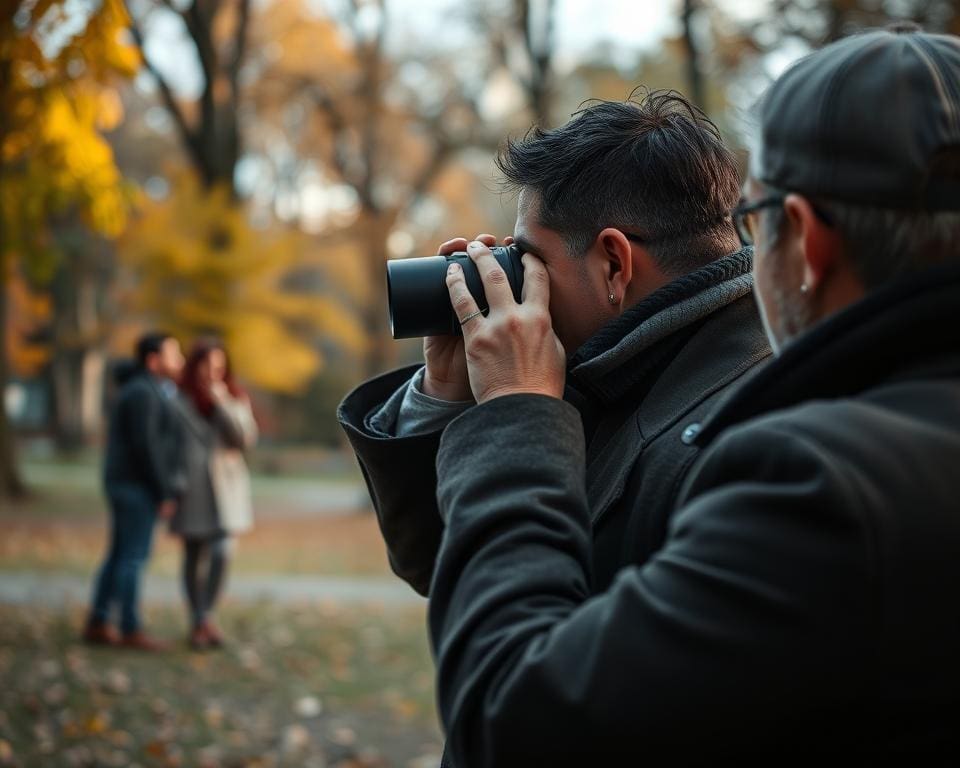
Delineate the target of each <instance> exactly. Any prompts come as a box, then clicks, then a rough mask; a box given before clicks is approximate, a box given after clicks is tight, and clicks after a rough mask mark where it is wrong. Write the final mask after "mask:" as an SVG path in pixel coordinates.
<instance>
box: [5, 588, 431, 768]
mask: <svg viewBox="0 0 960 768" xmlns="http://www.w3.org/2000/svg"><path fill="white" fill-rule="evenodd" d="M82 618H83V617H82V615H81V613H80V612H79V611H78V610H73V611H52V610H47V609H37V608H13V607H0V676H2V678H3V681H4V685H3V686H2V687H0V768H7V767H8V766H9V767H10V768H13V767H16V768H28V767H29V766H35V765H42V766H44V767H45V768H47V766H49V767H50V768H59V767H60V766H63V767H64V768H86V767H88V766H106V767H107V768H109V767H110V766H117V768H121V767H122V766H132V765H137V766H140V768H188V767H190V766H196V767H197V768H286V766H294V765H295V766H304V767H305V768H311V767H312V768H388V767H389V766H397V767H399V768H428V766H436V765H438V763H439V755H440V752H441V743H442V742H441V737H440V734H439V732H438V729H437V726H436V723H435V714H434V704H433V676H432V664H431V661H430V658H429V653H428V650H427V643H426V633H425V628H424V615H423V610H422V609H420V608H418V609H399V608H394V609H390V610H389V611H387V612H384V611H383V610H375V609H373V608H363V607H357V606H350V607H341V606H337V605H334V604H330V603H322V604H317V605H303V606H296V607H280V606H276V605H273V604H267V603H263V604H258V605H253V606H238V607H233V608H228V609H227V610H225V611H224V612H223V616H222V617H221V623H222V626H223V628H224V629H225V630H226V631H227V633H228V638H229V640H230V642H229V644H228V646H227V647H226V648H225V649H224V650H222V651H215V652H207V653H196V652H191V651H190V650H189V649H188V648H187V647H186V644H185V643H184V642H183V641H182V640H181V639H180V638H182V637H183V636H184V635H185V626H184V624H183V621H182V619H181V618H180V616H179V614H178V612H176V611H174V610H172V609H158V610H156V611H154V612H150V613H148V619H149V625H150V627H151V628H153V629H154V630H155V631H156V633H157V634H159V635H161V636H164V637H165V639H168V640H179V645H178V647H177V648H176V649H175V650H173V651H170V652H167V653H162V654H144V653H138V652H134V651H127V650H121V649H113V648H91V647H87V646H84V645H81V644H79V642H78V641H77V637H78V634H79V628H80V626H81V624H82Z"/></svg>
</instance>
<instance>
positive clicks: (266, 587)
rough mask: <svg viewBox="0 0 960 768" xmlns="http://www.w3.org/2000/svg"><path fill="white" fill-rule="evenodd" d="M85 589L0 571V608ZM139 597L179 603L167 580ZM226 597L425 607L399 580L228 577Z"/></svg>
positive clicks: (63, 600)
mask: <svg viewBox="0 0 960 768" xmlns="http://www.w3.org/2000/svg"><path fill="white" fill-rule="evenodd" d="M91 589H92V582H91V578H89V577H84V576H78V575H75V574H69V573H55V572H40V571H4V570H0V603H5V604H8V605H9V604H12V605H42V606H46V607H62V606H65V605H74V604H85V603H86V602H87V601H89V599H90V590H91ZM141 594H142V595H143V597H144V600H145V601H146V602H147V603H161V604H176V603H179V602H181V601H182V599H183V598H182V596H181V592H180V585H179V583H178V581H177V580H176V579H175V578H174V577H172V576H163V575H153V574H151V575H149V576H147V577H146V578H145V579H144V584H143V590H142V593H141ZM227 595H228V598H229V600H230V601H231V602H255V601H261V600H266V601H270V602H279V603H283V604H303V603H323V602H332V603H346V604H351V603H368V604H372V605H382V606H385V607H386V606H397V607H403V606H415V605H423V604H425V602H426V601H425V600H424V598H422V597H420V595H418V594H417V593H416V592H414V591H413V590H412V589H411V588H410V587H408V586H407V585H406V584H404V583H403V582H401V581H400V580H399V579H380V578H354V577H349V576H285V575H278V574H267V575H263V576H251V575H249V574H243V575H237V576H234V577H231V579H230V583H229V585H228V587H227Z"/></svg>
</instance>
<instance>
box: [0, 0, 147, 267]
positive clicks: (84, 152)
mask: <svg viewBox="0 0 960 768" xmlns="http://www.w3.org/2000/svg"><path fill="white" fill-rule="evenodd" d="M2 7H3V15H2V17H0V61H2V62H3V64H2V66H4V67H6V68H7V71H6V72H5V77H4V78H3V83H4V87H3V89H2V90H0V110H2V111H3V115H4V116H3V118H2V123H0V126H2V127H0V163H2V169H0V170H2V178H3V184H2V191H0V215H2V217H3V230H2V231H3V242H2V243H0V255H2V256H3V257H4V258H7V257H10V256H13V255H16V256H17V257H18V258H19V259H20V260H22V262H23V265H24V267H25V268H26V271H28V272H29V273H31V274H33V275H35V276H41V277H42V276H45V275H46V276H48V275H49V274H50V272H51V271H52V267H51V264H50V261H51V258H52V257H55V255H56V254H55V252H54V251H55V249H54V248H53V243H52V240H51V238H50V237H49V234H48V231H47V230H48V227H47V225H48V222H49V220H50V217H52V216H56V215H61V214H64V213H66V212H71V211H76V212H77V213H79V214H80V216H81V217H82V218H83V219H84V220H85V221H86V223H87V224H88V226H90V228H91V229H92V230H93V231H94V232H96V233H98V234H101V235H103V236H106V237H116V236H117V235H118V234H119V233H120V232H121V231H122V230H123V227H124V226H125V224H126V218H127V210H128V207H129V201H130V191H129V189H128V187H127V186H126V185H125V183H124V181H123V178H122V176H121V174H120V172H119V170H118V169H117V166H116V163H115V161H114V156H113V151H112V149H111V148H110V145H109V144H108V143H107V142H106V141H105V140H104V138H103V136H102V135H101V131H104V130H109V129H111V128H113V127H115V126H116V125H117V124H118V123H119V122H120V121H121V120H122V119H123V110H122V106H121V103H120V100H119V97H118V96H117V93H116V90H115V88H114V87H113V85H112V84H111V83H112V79H113V78H114V77H116V76H118V75H120V76H128V75H132V74H133V73H134V72H135V71H136V70H137V68H138V66H139V62H140V59H139V53H138V52H137V49H136V48H135V47H134V46H132V45H130V44H128V43H126V42H124V38H123V34H122V33H123V32H124V31H125V30H126V27H127V25H128V21H129V19H128V16H127V13H126V9H125V7H124V6H123V3H122V2H120V0H103V2H102V3H101V4H100V6H99V8H97V9H95V10H93V11H91V14H90V16H89V18H88V20H87V24H86V26H85V27H84V28H83V29H82V31H80V32H79V33H78V34H77V35H75V36H74V37H73V38H71V39H69V40H67V41H65V43H64V44H63V45H62V46H61V48H60V49H59V50H58V51H56V52H55V55H50V53H51V52H50V51H49V50H45V49H44V43H45V42H46V38H45V34H46V35H47V36H49V33H50V32H49V31H50V30H52V29H55V28H56V25H57V24H58V23H60V21H61V19H62V18H65V17H66V15H67V13H68V12H67V10H66V4H65V3H64V2H58V1H57V0H38V1H37V2H36V3H32V4H29V3H22V2H19V0H2ZM44 30H46V32H45V31H44Z"/></svg>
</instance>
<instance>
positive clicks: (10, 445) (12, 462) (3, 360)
mask: <svg viewBox="0 0 960 768" xmlns="http://www.w3.org/2000/svg"><path fill="white" fill-rule="evenodd" d="M12 71H13V62H11V61H10V60H9V59H8V60H6V61H0V94H3V93H6V91H7V89H8V88H9V87H10V80H11V74H12ZM6 132H7V116H6V115H4V114H2V111H0V189H2V188H3V172H4V170H5V169H4V167H3V153H2V149H3V147H4V144H5V138H6ZM7 262H8V257H7V240H6V232H5V231H4V226H3V211H2V210H0V498H2V497H7V498H16V497H19V496H23V495H24V494H25V493H26V490H27V489H26V486H25V485H24V482H23V478H22V477H21V475H20V469H19V466H18V464H17V453H16V443H15V436H14V434H13V425H12V424H10V421H9V419H8V418H7V382H8V379H9V377H10V369H9V365H8V361H7V280H8V279H9V271H8V269H9V266H8V263H7Z"/></svg>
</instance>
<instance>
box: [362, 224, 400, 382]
mask: <svg viewBox="0 0 960 768" xmlns="http://www.w3.org/2000/svg"><path fill="white" fill-rule="evenodd" d="M395 219H396V216H395V215H394V214H392V213H387V212H382V211H378V212H373V211H368V212H366V213H365V215H364V227H363V232H364V235H363V238H364V242H363V248H364V260H365V263H366V266H367V270H366V271H367V285H368V286H369V287H370V290H369V293H368V294H367V304H366V307H364V311H363V327H364V330H365V331H366V334H367V339H369V343H370V347H369V349H368V352H367V355H366V358H365V360H364V374H365V378H370V377H372V376H375V375H377V374H379V373H383V372H384V371H385V370H387V369H388V368H390V367H392V366H393V365H395V364H396V361H397V349H396V345H395V344H394V341H393V338H392V337H391V336H390V320H389V315H388V313H387V278H386V269H387V255H388V254H387V237H388V236H389V234H390V230H391V228H392V227H393V224H394V221H395Z"/></svg>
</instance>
